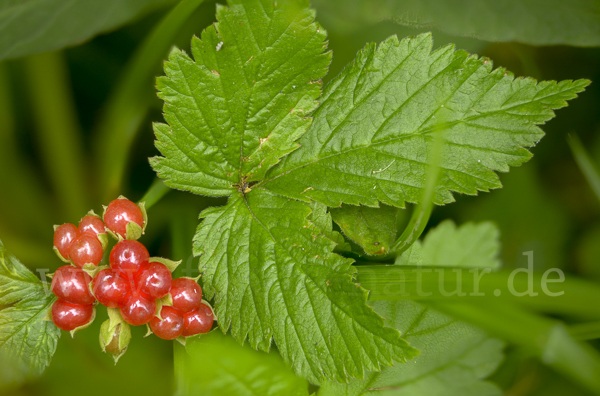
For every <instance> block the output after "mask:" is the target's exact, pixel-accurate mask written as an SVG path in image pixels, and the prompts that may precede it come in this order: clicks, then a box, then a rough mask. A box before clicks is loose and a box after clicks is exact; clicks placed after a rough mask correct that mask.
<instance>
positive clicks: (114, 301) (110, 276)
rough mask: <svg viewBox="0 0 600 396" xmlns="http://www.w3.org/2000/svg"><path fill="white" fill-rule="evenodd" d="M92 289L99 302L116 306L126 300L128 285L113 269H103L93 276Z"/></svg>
mask: <svg viewBox="0 0 600 396" xmlns="http://www.w3.org/2000/svg"><path fill="white" fill-rule="evenodd" d="M93 290H94V295H95V296H96V299H98V301H99V302H100V304H102V305H105V306H107V307H108V308H118V307H120V306H121V305H123V304H124V303H125V301H126V300H127V295H128V294H129V285H128V282H127V281H126V280H125V279H123V278H122V277H120V276H117V274H115V273H114V271H113V270H111V269H105V270H102V271H100V272H98V273H97V274H96V276H95V277H94V283H93Z"/></svg>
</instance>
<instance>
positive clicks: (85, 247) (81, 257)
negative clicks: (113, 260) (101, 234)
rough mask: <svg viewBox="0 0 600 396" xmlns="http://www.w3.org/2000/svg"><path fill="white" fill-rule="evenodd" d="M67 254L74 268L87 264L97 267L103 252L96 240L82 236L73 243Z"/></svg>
mask: <svg viewBox="0 0 600 396" xmlns="http://www.w3.org/2000/svg"><path fill="white" fill-rule="evenodd" d="M69 254H70V256H71V260H73V263H74V264H75V265H76V266H78V267H83V266H84V265H85V264H88V263H92V264H94V265H98V264H99V263H100V261H102V255H103V254H104V250H103V249H102V244H101V243H100V241H98V238H96V237H94V236H92V235H89V234H83V235H79V236H78V237H77V239H75V240H74V241H73V244H72V245H71V250H70V251H69Z"/></svg>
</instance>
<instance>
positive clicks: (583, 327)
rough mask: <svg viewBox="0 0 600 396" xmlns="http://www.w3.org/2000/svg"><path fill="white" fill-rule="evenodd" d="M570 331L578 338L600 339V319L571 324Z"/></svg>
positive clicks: (583, 339)
mask: <svg viewBox="0 0 600 396" xmlns="http://www.w3.org/2000/svg"><path fill="white" fill-rule="evenodd" d="M569 333H571V335H572V336H573V337H575V338H576V339H578V340H582V341H588V340H596V339H599V338H600V321H596V322H588V323H578V324H574V325H570V326H569Z"/></svg>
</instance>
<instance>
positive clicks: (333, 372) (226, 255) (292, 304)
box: [194, 189, 415, 382]
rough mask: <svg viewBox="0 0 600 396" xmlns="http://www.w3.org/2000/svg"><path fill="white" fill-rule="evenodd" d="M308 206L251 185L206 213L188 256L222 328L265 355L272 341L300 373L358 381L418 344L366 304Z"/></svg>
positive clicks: (315, 379)
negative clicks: (192, 257) (197, 266)
mask: <svg viewBox="0 0 600 396" xmlns="http://www.w3.org/2000/svg"><path fill="white" fill-rule="evenodd" d="M310 213H311V209H310V206H309V205H307V204H304V203H302V202H299V201H294V200H289V199H287V198H283V197H280V196H277V195H274V194H272V193H270V192H268V191H265V190H261V189H255V190H253V191H252V192H250V193H249V194H245V195H238V194H236V195H234V196H232V197H231V198H230V201H229V203H228V204H227V205H226V206H224V207H220V208H209V209H206V210H205V211H204V212H202V214H201V217H203V218H204V220H203V222H202V223H201V224H200V226H199V228H198V231H197V233H196V236H195V238H194V254H196V255H199V254H202V257H201V258H200V271H201V272H203V276H202V279H203V282H204V283H203V285H204V290H205V292H206V294H207V295H208V298H213V297H214V299H215V309H216V312H217V316H218V317H219V326H220V327H221V329H222V330H223V331H227V330H228V329H230V330H231V334H232V335H233V336H234V338H236V339H237V341H238V342H244V340H245V339H246V338H248V339H249V341H250V344H251V345H252V346H253V347H254V348H258V349H261V350H263V351H268V350H269V348H270V346H271V340H272V339H273V340H274V341H275V343H276V344H277V348H278V349H279V352H280V353H281V355H282V357H283V359H284V361H285V362H287V363H288V364H290V365H292V367H293V369H294V371H295V372H296V374H298V375H300V376H303V377H305V378H307V379H309V380H310V381H311V382H319V381H321V380H322V379H323V378H331V379H335V380H339V381H346V379H347V378H348V377H349V376H351V377H358V378H362V377H363V375H364V370H380V368H381V366H382V365H391V364H392V361H393V360H395V361H400V362H402V361H404V359H405V358H410V357H412V356H414V355H415V350H414V349H412V348H411V347H410V346H408V344H407V343H406V342H405V341H404V340H403V339H402V338H400V333H398V332H397V331H396V330H393V329H391V328H389V327H384V324H383V319H382V318H381V317H379V316H378V315H376V314H375V313H374V312H373V311H372V309H371V308H370V307H368V306H367V305H366V299H367V292H366V290H364V289H362V288H361V287H360V286H358V285H356V284H354V283H353V282H352V275H353V274H354V273H355V269H354V268H353V267H352V265H351V264H352V260H350V259H344V258H342V257H340V256H338V255H336V254H333V253H332V250H333V248H334V243H333V242H332V241H331V240H330V239H328V238H327V237H325V236H324V235H322V234H321V233H320V230H319V229H318V228H317V227H315V226H314V225H313V224H312V223H310V222H309V221H308V220H307V219H306V217H307V216H308V215H309V214H310Z"/></svg>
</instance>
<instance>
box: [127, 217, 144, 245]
mask: <svg viewBox="0 0 600 396" xmlns="http://www.w3.org/2000/svg"><path fill="white" fill-rule="evenodd" d="M126 228H127V232H126V233H125V239H129V240H134V241H136V240H138V239H140V237H141V236H142V235H143V234H144V229H143V228H142V227H140V225H139V224H138V223H136V222H134V221H130V222H129V223H127V227H126Z"/></svg>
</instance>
